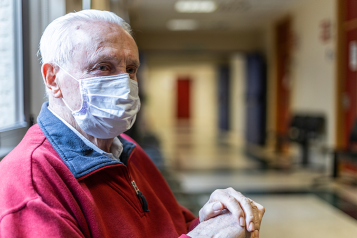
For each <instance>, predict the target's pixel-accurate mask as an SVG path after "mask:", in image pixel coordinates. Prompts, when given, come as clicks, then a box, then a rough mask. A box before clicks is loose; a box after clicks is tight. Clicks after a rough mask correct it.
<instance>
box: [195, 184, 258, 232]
mask: <svg viewBox="0 0 357 238" xmlns="http://www.w3.org/2000/svg"><path fill="white" fill-rule="evenodd" d="M227 213H230V214H231V217H229V219H236V220H235V221H234V223H235V224H237V225H239V226H240V230H241V231H242V232H241V233H244V236H240V237H245V236H246V235H249V234H245V233H247V232H249V233H250V235H249V236H248V237H259V230H260V224H261V221H262V218H263V215H264V213H265V208H264V207H263V206H262V205H260V204H259V203H256V202H254V201H253V200H251V199H249V198H247V197H245V196H244V195H243V194H241V193H240V192H237V191H236V190H234V189H233V188H227V189H217V190H215V191H214V192H213V193H212V194H211V196H210V198H209V200H208V202H207V203H206V204H205V205H204V206H203V207H202V208H201V210H200V212H199V218H200V223H201V224H202V226H203V225H204V224H203V223H204V222H205V221H207V220H209V219H211V218H215V217H217V216H221V215H223V214H224V215H225V217H227V218H228V216H227ZM227 218H225V220H227ZM221 220H222V219H221ZM225 220H222V221H223V222H224V221H225ZM229 222H230V224H232V221H231V220H229ZM207 225H208V224H207ZM197 228H198V227H197ZM242 228H245V229H242ZM219 232H221V231H219ZM227 235H228V234H227ZM227 237H231V236H229V235H228V236H227ZM234 237H236V236H234ZM237 237H238V236H237Z"/></svg>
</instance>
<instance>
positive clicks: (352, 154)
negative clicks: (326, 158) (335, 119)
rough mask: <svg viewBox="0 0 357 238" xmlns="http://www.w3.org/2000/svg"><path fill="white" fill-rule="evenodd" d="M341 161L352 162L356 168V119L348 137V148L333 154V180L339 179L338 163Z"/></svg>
mask: <svg viewBox="0 0 357 238" xmlns="http://www.w3.org/2000/svg"><path fill="white" fill-rule="evenodd" d="M341 160H344V161H349V162H352V163H353V164H356V167H357V119H356V120H355V123H354V125H353V128H352V131H351V133H350V136H349V140H348V146H347V149H346V150H339V151H335V152H334V160H333V163H334V164H333V171H332V175H333V177H334V178H337V177H339V170H338V168H339V163H340V162H341Z"/></svg>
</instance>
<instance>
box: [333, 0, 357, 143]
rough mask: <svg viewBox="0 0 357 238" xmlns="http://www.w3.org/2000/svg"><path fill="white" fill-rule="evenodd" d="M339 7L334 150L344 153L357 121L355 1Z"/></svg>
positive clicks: (356, 2) (356, 22)
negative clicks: (336, 147)
mask: <svg viewBox="0 0 357 238" xmlns="http://www.w3.org/2000/svg"><path fill="white" fill-rule="evenodd" d="M338 3H339V18H338V20H339V27H338V31H339V32H338V37H339V38H338V47H339V48H338V49H339V52H338V78H337V79H338V83H337V84H338V93H337V95H338V108H337V111H338V116H337V146H338V148H344V149H345V148H347V146H348V144H349V136H350V133H351V131H352V128H353V125H354V123H355V120H356V118H357V0H341V1H338Z"/></svg>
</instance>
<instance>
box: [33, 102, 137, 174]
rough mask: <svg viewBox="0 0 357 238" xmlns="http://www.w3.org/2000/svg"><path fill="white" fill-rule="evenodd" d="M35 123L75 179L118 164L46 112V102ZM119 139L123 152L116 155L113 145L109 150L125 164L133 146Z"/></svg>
mask: <svg viewBox="0 0 357 238" xmlns="http://www.w3.org/2000/svg"><path fill="white" fill-rule="evenodd" d="M37 122H38V125H39V126H40V128H41V130H42V132H43V133H44V135H45V136H46V138H47V139H48V141H49V142H50V143H51V145H52V146H53V148H54V149H55V150H56V152H57V153H58V154H59V156H60V157H61V158H62V160H63V162H64V163H65V164H66V165H67V167H68V168H69V169H70V171H71V172H72V174H73V175H74V177H76V178H77V179H78V178H80V177H82V176H85V175H87V174H89V173H91V172H93V171H95V170H97V169H100V168H102V167H104V166H108V165H115V164H120V162H119V161H118V160H114V159H112V158H109V157H108V156H107V155H104V154H102V153H99V152H98V151H97V150H95V149H93V148H91V147H90V146H88V145H87V144H86V143H85V142H84V141H83V140H82V139H81V138H80V137H79V136H78V135H77V134H76V133H75V132H74V131H72V130H71V129H70V128H69V127H68V126H66V125H65V124H64V123H63V121H61V120H60V119H59V118H57V117H56V116H55V115H54V114H53V113H51V112H50V111H49V110H48V102H45V103H44V104H43V105H42V109H41V112H40V115H39V116H38V118H37ZM119 139H120V142H121V143H122V145H123V146H122V148H123V151H122V153H118V152H119V149H118V147H117V145H115V144H114V146H112V148H111V149H112V153H113V154H114V153H115V154H119V155H120V160H121V161H122V162H124V163H126V161H127V160H128V158H129V156H130V154H131V152H132V151H133V149H134V148H135V144H134V143H132V142H130V141H127V140H125V139H123V138H121V137H119ZM118 141H119V140H118ZM98 149H99V148H98Z"/></svg>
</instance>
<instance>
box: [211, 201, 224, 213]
mask: <svg viewBox="0 0 357 238" xmlns="http://www.w3.org/2000/svg"><path fill="white" fill-rule="evenodd" d="M212 208H213V210H214V211H215V212H217V211H220V210H222V204H221V203H220V202H216V203H215V204H213V207H212Z"/></svg>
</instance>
